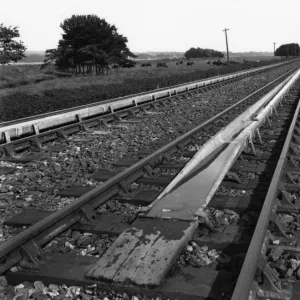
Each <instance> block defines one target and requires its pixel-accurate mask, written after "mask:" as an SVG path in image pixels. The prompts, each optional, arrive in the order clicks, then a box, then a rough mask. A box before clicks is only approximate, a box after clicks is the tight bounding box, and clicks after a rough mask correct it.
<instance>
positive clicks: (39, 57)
mask: <svg viewBox="0 0 300 300" xmlns="http://www.w3.org/2000/svg"><path fill="white" fill-rule="evenodd" d="M25 55H26V57H23V58H22V59H21V60H20V62H24V63H25V62H27V63H31V62H43V61H44V59H45V54H44V53H43V54H39V53H32V54H27V53H25Z"/></svg>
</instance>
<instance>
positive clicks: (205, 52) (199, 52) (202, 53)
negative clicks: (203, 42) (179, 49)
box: [184, 47, 224, 59]
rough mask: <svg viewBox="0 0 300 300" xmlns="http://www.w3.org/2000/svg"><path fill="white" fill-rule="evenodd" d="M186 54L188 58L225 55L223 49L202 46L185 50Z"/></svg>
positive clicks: (220, 56)
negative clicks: (203, 47) (217, 49)
mask: <svg viewBox="0 0 300 300" xmlns="http://www.w3.org/2000/svg"><path fill="white" fill-rule="evenodd" d="M184 56H185V57H186V58H187V59H190V58H198V57H199V58H203V57H205V58H207V57H219V58H222V57H224V54H223V53H222V52H221V51H216V50H213V49H202V48H199V47H198V48H197V49H196V48H191V49H189V50H188V51H186V52H185V54H184Z"/></svg>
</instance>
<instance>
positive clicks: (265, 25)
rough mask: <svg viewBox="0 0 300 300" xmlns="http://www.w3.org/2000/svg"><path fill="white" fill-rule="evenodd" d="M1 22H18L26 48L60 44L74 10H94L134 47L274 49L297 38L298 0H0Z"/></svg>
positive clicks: (299, 5) (37, 48) (82, 11)
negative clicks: (62, 27) (64, 26)
mask: <svg viewBox="0 0 300 300" xmlns="http://www.w3.org/2000/svg"><path fill="white" fill-rule="evenodd" d="M0 7H1V9H0V23H3V24H4V25H5V26H9V25H12V26H18V27H19V32H20V35H21V37H20V39H21V40H22V41H23V42H24V44H25V46H26V47H27V48H28V50H31V51H40V50H41V51H44V50H46V49H50V48H56V46H57V44H58V40H59V39H60V38H61V34H62V30H61V29H60V27H59V25H60V24H61V23H62V22H63V21H64V20H65V19H66V18H69V17H71V16H72V15H73V14H77V15H79V14H82V15H86V14H95V15H97V16H99V17H100V18H104V19H105V20H106V21H107V22H108V23H110V24H114V25H115V26H116V27H117V28H118V33H120V34H123V35H124V36H126V37H127V38H128V46H129V49H130V50H131V51H133V52H146V51H180V52H185V51H187V50H188V49H189V48H191V47H200V48H210V49H215V50H219V51H225V50H226V43H225V33H224V32H223V29H224V28H229V31H228V43H229V51H232V52H239V51H268V52H272V51H273V47H274V46H273V43H274V42H276V43H277V44H276V46H279V45H281V44H286V43H292V42H295V43H299V42H300V41H299V37H300V35H299V33H298V32H299V25H300V24H299V21H298V20H299V8H300V1H299V0H285V1H282V0H147V1H146V0H51V1H46V0H0Z"/></svg>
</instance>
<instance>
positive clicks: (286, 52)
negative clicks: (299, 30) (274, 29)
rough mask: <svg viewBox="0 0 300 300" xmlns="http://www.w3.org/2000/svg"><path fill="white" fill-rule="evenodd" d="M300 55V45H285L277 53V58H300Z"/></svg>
mask: <svg viewBox="0 0 300 300" xmlns="http://www.w3.org/2000/svg"><path fill="white" fill-rule="evenodd" d="M299 54H300V48H299V44H294V43H291V44H283V45H281V46H280V47H279V48H277V49H276V51H275V56H281V57H283V56H286V57H288V56H299Z"/></svg>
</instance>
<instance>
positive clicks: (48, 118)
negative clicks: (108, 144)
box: [0, 60, 297, 141]
mask: <svg viewBox="0 0 300 300" xmlns="http://www.w3.org/2000/svg"><path fill="white" fill-rule="evenodd" d="M295 61H297V60H292V61H288V62H283V63H277V64H275V65H274V64H272V65H270V66H265V67H260V68H254V69H251V70H247V71H240V72H237V73H233V74H230V75H225V76H218V77H212V78H209V79H206V80H200V81H194V82H189V83H185V84H181V85H176V86H171V87H167V88H163V89H159V90H154V91H150V92H144V93H140V94H134V95H130V96H126V97H122V98H117V99H109V100H106V101H101V102H96V103H91V104H87V105H82V106H77V107H74V108H68V109H64V110H59V111H55V112H50V113H46V114H42V115H37V116H33V117H28V118H23V119H18V120H15V121H8V122H4V123H1V124H0V135H2V140H3V141H9V140H11V139H13V138H16V137H19V136H21V135H24V134H32V133H35V132H36V131H42V130H47V129H48V128H51V127H53V126H57V125H62V126H63V125H65V124H67V123H70V122H76V121H77V120H82V119H84V118H90V117H93V116H96V115H99V114H103V113H110V112H114V111H115V110H118V109H123V108H127V107H129V106H139V105H141V104H143V103H146V102H151V101H153V100H156V99H162V98H169V97H173V96H178V95H180V94H181V93H188V92H190V91H196V90H198V89H199V88H205V87H209V86H213V85H214V84H219V83H224V82H226V81H230V80H237V79H241V78H244V77H246V76H249V75H254V74H256V73H260V72H264V71H266V70H269V69H274V68H277V67H281V66H284V65H288V64H291V63H294V62H295Z"/></svg>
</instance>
